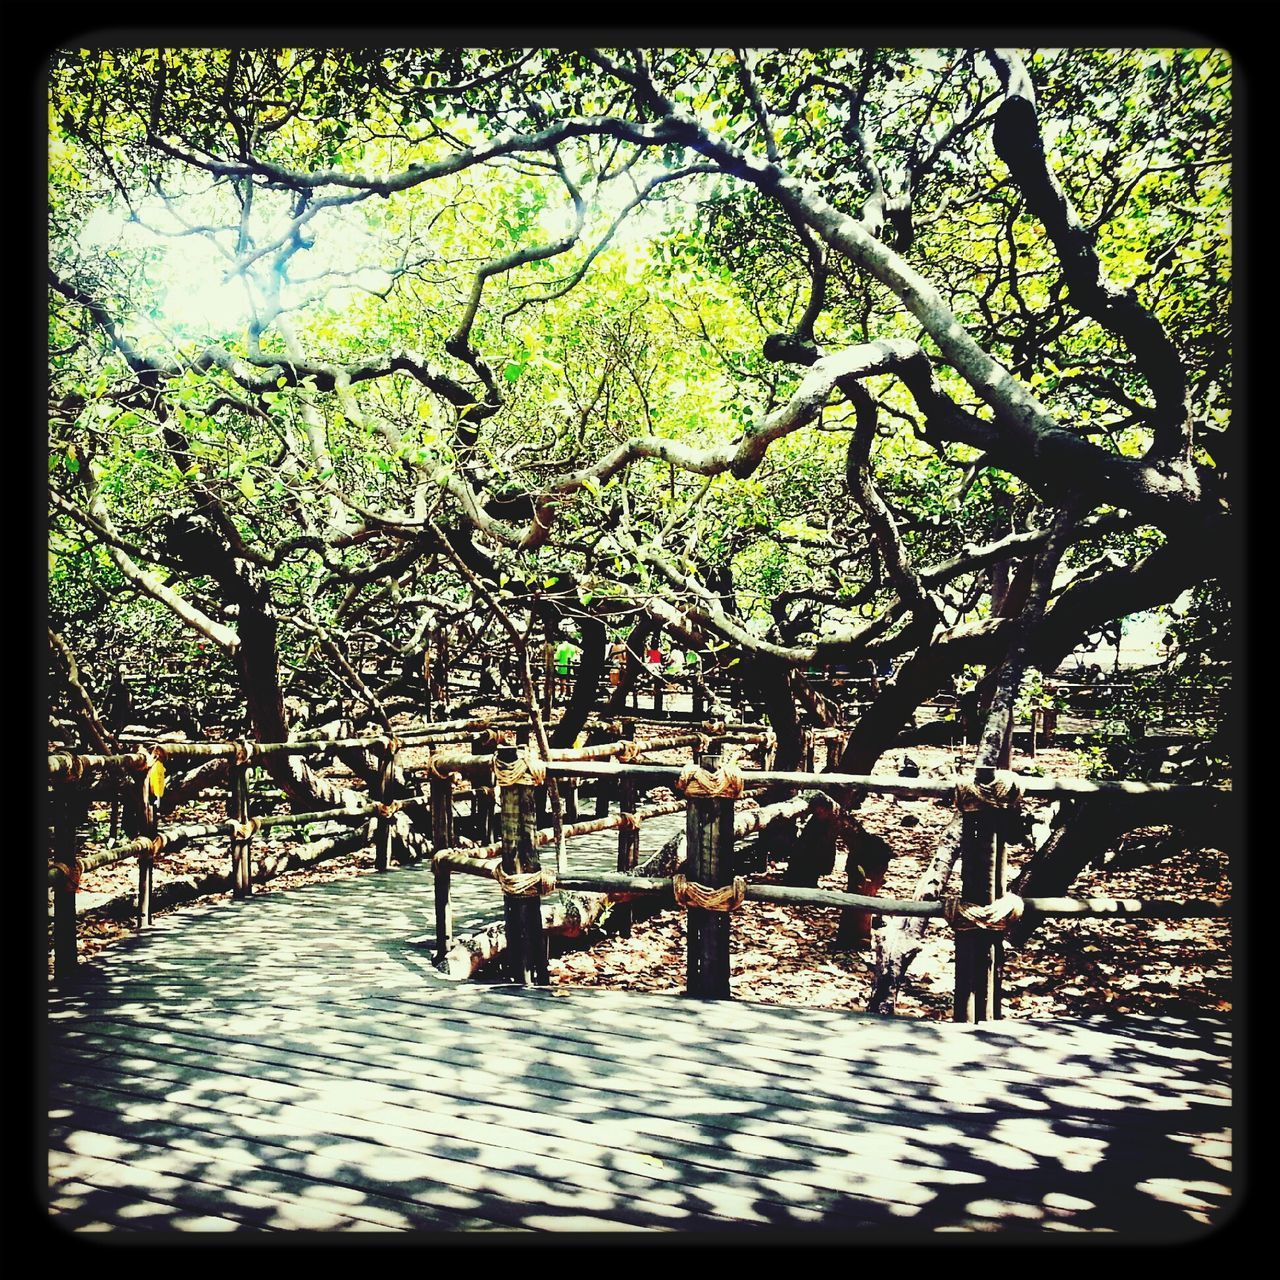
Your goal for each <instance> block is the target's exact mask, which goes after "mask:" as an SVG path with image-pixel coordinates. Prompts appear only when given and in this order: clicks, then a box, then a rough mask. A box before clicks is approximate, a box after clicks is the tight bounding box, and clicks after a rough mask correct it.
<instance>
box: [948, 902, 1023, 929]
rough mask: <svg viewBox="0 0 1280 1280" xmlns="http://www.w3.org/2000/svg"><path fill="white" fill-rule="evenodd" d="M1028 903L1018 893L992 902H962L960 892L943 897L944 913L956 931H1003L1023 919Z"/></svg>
mask: <svg viewBox="0 0 1280 1280" xmlns="http://www.w3.org/2000/svg"><path fill="white" fill-rule="evenodd" d="M1025 909H1026V903H1024V902H1023V901H1022V899H1021V898H1020V897H1018V895H1017V894H1016V893H1006V894H1004V895H1003V896H1002V897H999V898H997V899H996V900H995V901H994V902H992V903H990V904H984V903H979V902H961V901H960V895H959V894H958V893H949V894H947V895H946V896H945V897H944V898H943V899H942V914H943V917H944V918H945V919H946V922H947V923H948V924H949V925H950V926H951V928H952V929H953V930H955V932H956V933H967V932H969V931H970V930H973V929H981V930H983V931H984V932H986V933H1003V932H1004V931H1005V930H1006V929H1007V928H1008V927H1009V926H1010V925H1011V924H1014V923H1016V922H1017V921H1018V920H1020V919H1022V913H1023V911H1024V910H1025Z"/></svg>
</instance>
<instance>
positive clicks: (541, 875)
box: [493, 863, 556, 898]
mask: <svg viewBox="0 0 1280 1280" xmlns="http://www.w3.org/2000/svg"><path fill="white" fill-rule="evenodd" d="M493 878H494V880H495V881H497V884H498V887H499V888H500V889H501V890H502V892H503V893H504V894H505V895H506V896H507V897H509V898H542V897H545V896H546V895H547V894H548V893H554V892H555V888H556V873H555V871H554V870H553V869H552V868H550V867H542V868H540V869H539V870H537V871H512V872H507V871H504V870H503V869H502V864H501V863H499V864H498V865H497V866H496V867H494V869H493Z"/></svg>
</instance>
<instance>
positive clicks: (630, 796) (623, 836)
mask: <svg viewBox="0 0 1280 1280" xmlns="http://www.w3.org/2000/svg"><path fill="white" fill-rule="evenodd" d="M618 736H619V738H620V739H621V741H623V742H634V741H635V739H636V722H635V721H634V720H632V719H631V718H630V717H628V718H626V719H624V720H623V722H622V731H621V733H620V734H619V735H618ZM624 759H625V756H624ZM637 799H638V788H637V786H636V778H635V774H633V773H624V774H623V775H622V778H621V780H620V781H619V783H618V811H619V815H620V825H619V827H618V870H619V871H621V872H623V873H624V874H625V873H628V872H631V871H633V870H634V869H635V867H636V864H637V863H638V862H639V861H640V825H639V820H638V819H637V818H636V816H635V813H636V807H637V806H636V801H637ZM613 918H614V920H615V922H616V925H617V930H618V933H619V934H620V935H621V936H622V937H624V938H629V937H630V936H631V918H632V917H631V904H630V903H629V902H620V903H618V904H617V905H616V906H615V907H614V909H613Z"/></svg>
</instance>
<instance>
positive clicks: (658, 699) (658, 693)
mask: <svg viewBox="0 0 1280 1280" xmlns="http://www.w3.org/2000/svg"><path fill="white" fill-rule="evenodd" d="M662 691H663V681H662V676H661V674H660V673H655V675H654V677H653V709H654V710H655V711H661V710H662Z"/></svg>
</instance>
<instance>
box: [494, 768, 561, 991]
mask: <svg viewBox="0 0 1280 1280" xmlns="http://www.w3.org/2000/svg"><path fill="white" fill-rule="evenodd" d="M518 755H519V749H518V748H517V747H515V746H513V745H503V746H500V747H499V748H498V749H497V757H498V761H499V762H500V763H501V764H503V765H507V766H510V765H513V764H515V762H516V759H517V757H518ZM537 819H538V808H537V788H536V787H534V786H533V785H532V784H530V783H517V784H516V785H515V786H508V787H503V788H502V870H503V871H504V872H505V873H506V874H507V875H509V876H511V875H515V874H517V873H519V872H529V871H541V869H542V864H541V862H540V861H539V860H538V854H537V843H536V842H537V834H538V827H537ZM502 915H503V920H504V922H505V924H506V930H507V972H508V974H509V976H510V978H511V980H512V981H513V982H520V983H523V984H524V985H525V986H530V985H537V986H541V987H545V986H548V985H550V982H551V977H550V973H549V971H548V952H547V938H546V934H545V933H544V932H543V930H542V899H541V898H540V897H538V896H537V895H536V894H530V895H516V894H510V893H506V894H504V895H503V898H502Z"/></svg>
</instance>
